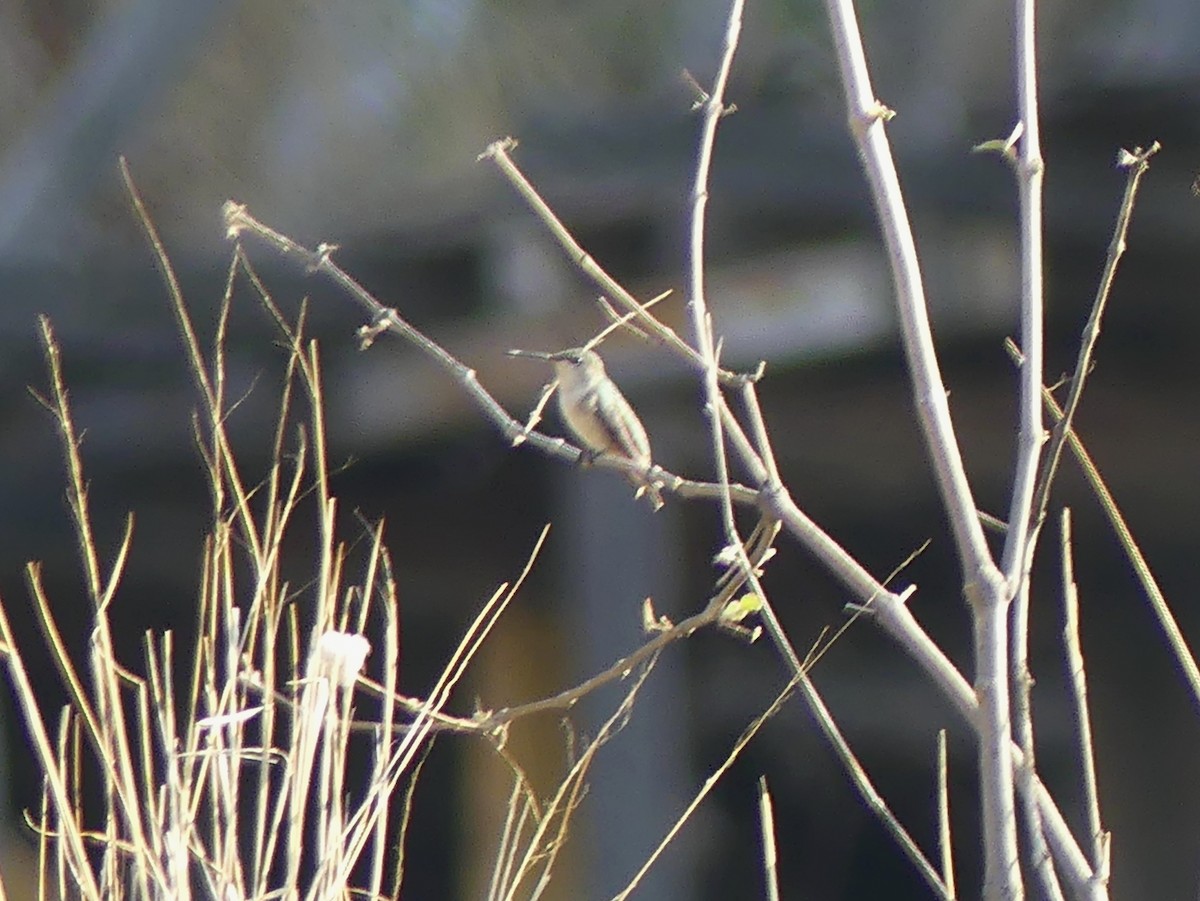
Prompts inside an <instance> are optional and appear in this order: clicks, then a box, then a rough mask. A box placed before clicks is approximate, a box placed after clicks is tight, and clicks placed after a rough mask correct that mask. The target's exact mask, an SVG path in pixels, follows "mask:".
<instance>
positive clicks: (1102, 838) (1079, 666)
mask: <svg viewBox="0 0 1200 901" xmlns="http://www.w3.org/2000/svg"><path fill="white" fill-rule="evenodd" d="M1061 541H1062V587H1063V607H1064V608H1065V614H1066V616H1065V622H1064V624H1063V644H1064V646H1065V649H1066V654H1067V674H1068V676H1070V680H1071V689H1072V699H1073V700H1074V702H1075V720H1076V722H1077V723H1078V724H1079V756H1080V762H1081V763H1082V765H1083V798H1084V804H1085V805H1086V807H1087V822H1088V833H1089V835H1088V837H1089V838H1090V839H1091V852H1092V855H1091V856H1092V860H1091V863H1092V870H1093V871H1094V873H1095V879H1096V880H1098V881H1100V882H1101V883H1103V882H1107V881H1108V869H1109V866H1108V848H1109V833H1108V832H1106V831H1105V829H1104V825H1103V823H1102V822H1101V820H1100V794H1099V792H1098V791H1097V790H1096V758H1095V753H1094V751H1095V748H1094V745H1093V743H1092V719H1091V717H1090V716H1089V715H1088V703H1087V673H1086V671H1085V669H1084V665H1083V650H1082V647H1081V646H1080V643H1079V591H1078V589H1077V588H1076V586H1075V563H1074V558H1073V555H1072V552H1071V511H1070V510H1069V509H1064V510H1063V512H1062V520H1061Z"/></svg>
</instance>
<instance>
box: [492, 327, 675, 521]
mask: <svg viewBox="0 0 1200 901" xmlns="http://www.w3.org/2000/svg"><path fill="white" fill-rule="evenodd" d="M509 354H510V355H512V356H515V357H533V358H534V359H537V360H546V361H548V362H550V363H553V364H554V375H555V377H556V378H557V380H558V411H559V413H560V414H561V415H562V418H563V421H564V422H566V424H567V428H569V429H570V430H571V434H573V435H574V436H575V438H576V440H577V441H578V442H579V443H580V444H582V445H583V446H584V447H585V448H587V450H588V451H590V452H591V453H592V454H611V455H612V456H614V457H624V458H625V459H626V460H631V461H633V462H634V463H636V464H638V466H640V467H641V468H642V469H644V470H647V471H648V470H649V469H650V465H651V458H650V439H649V438H648V437H647V436H646V428H645V426H643V425H642V421H641V420H640V419H638V416H637V413H635V412H634V411H633V407H631V406H630V405H629V401H627V400H626V399H625V395H623V394H622V393H621V389H620V388H618V387H617V385H616V383H615V382H614V381H613V380H612V379H611V378H609V377H608V373H607V372H605V371H604V361H603V360H602V359H600V354H598V353H596V352H595V351H594V350H591V349H590V348H586V347H570V348H568V349H566V350H560V351H558V352H557V353H540V352H537V351H528V350H510V351H509ZM629 480H630V481H631V482H633V484H634V485H635V486H637V489H638V496H639V497H640V496H641V494H642V492H643V491H644V492H645V493H646V494H648V495H649V496H650V500H651V503H653V504H654V509H655V510H657V509H659V508H660V507H661V506H662V505H663V500H662V494H661V493H660V492H659V490H658V488H657V487H656V486H654V485H653V484H651V483H650V482H649V480H648V478H645V477H643V478H638V477H637V476H635V475H633V474H632V473H631V474H630V476H629Z"/></svg>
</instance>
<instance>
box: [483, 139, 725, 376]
mask: <svg viewBox="0 0 1200 901" xmlns="http://www.w3.org/2000/svg"><path fill="white" fill-rule="evenodd" d="M516 146H517V142H516V140H515V139H514V138H503V139H501V140H499V141H493V142H492V143H491V144H489V145H488V147H487V149H486V150H484V151H483V153H481V154H479V159H481V160H484V159H488V160H491V161H492V162H493V163H495V164H496V168H497V169H499V170H500V172H501V174H502V175H504V177H505V178H506V179H508V181H509V183H510V184H511V185H512V186H513V187H514V188H515V189H516V191H517V193H518V194H520V195H521V197H522V198H524V200H525V202H526V203H528V204H529V206H530V207H531V208H532V210H533V212H534V214H535V215H536V216H537V217H538V218H539V219H541V220H542V221H543V222H544V223H546V226H547V227H548V228H549V229H550V233H551V234H552V235H553V236H554V237H555V239H556V240H557V241H558V243H559V244H560V245H562V248H563V250H564V251H566V254H567V256H568V257H570V258H571V260H572V261H573V262H574V263H575V264H576V265H577V266H579V268H580V269H582V270H583V271H584V273H586V274H587V275H588V277H590V278H591V279H592V280H593V281H595V282H596V284H597V285H599V286H600V289H601V290H602V291H603V292H604V293H605V294H606V295H607V296H610V297H612V298H613V299H614V300H615V301H616V302H617V303H619V304H620V305H621V306H623V307H624V308H625V309H626V310H627V311H628V312H630V313H632V314H634V316H635V317H636V318H637V321H638V322H639V323H640V324H642V325H644V326H646V327H647V328H648V329H649V330H650V331H651V332H652V333H653V334H654V335H656V336H657V337H658V339H659V340H660V341H661V342H662V343H663V344H664V345H665V346H667V347H669V348H670V349H671V350H673V351H674V352H675V353H677V354H679V356H680V357H681V358H682V359H684V360H685V361H687V362H688V363H689V364H690V365H692V366H693V367H694V368H696V369H697V370H699V371H703V367H704V360H703V357H701V355H700V354H699V353H698V352H697V351H696V349H695V348H693V347H692V346H691V345H690V344H688V343H687V342H686V341H684V340H683V339H682V338H680V337H679V335H678V333H676V331H675V330H674V329H672V328H671V327H670V326H667V325H665V324H664V323H663V322H662V321H660V320H659V319H658V318H657V317H655V316H651V315H650V313H649V312H648V311H647V306H648V305H646V304H642V303H639V302H638V300H637V299H636V298H635V297H634V296H633V295H632V294H631V293H630V292H629V291H627V290H626V289H625V287H624V286H623V285H621V283H620V282H618V281H617V280H616V279H614V278H613V277H612V276H611V275H609V274H608V273H607V272H605V271H604V269H603V268H601V266H600V264H599V263H597V262H596V260H595V259H594V258H593V257H592V256H591V254H589V253H588V252H587V251H586V250H584V249H583V247H582V246H581V245H580V244H579V242H578V241H576V240H575V237H574V236H573V235H572V234H571V232H570V231H569V230H568V229H567V227H566V226H565V225H564V224H563V222H562V220H561V219H559V218H558V216H556V215H555V213H554V211H553V210H552V209H551V208H550V205H549V204H548V203H546V201H545V200H543V199H542V197H541V195H540V194H538V192H537V189H536V188H534V186H533V185H532V184H531V183H530V181H529V179H528V178H526V177H525V174H524V173H523V172H521V170H520V169H519V168H518V167H517V165H516V163H514V162H513V160H512V156H511V155H510V154H509V151H511V150H513V149H514V148H516ZM721 379H722V381H723V382H724V383H725V384H730V385H733V384H737V383H738V382H740V381H742V380H744V379H745V376H743V375H739V374H737V373H733V372H722V373H721Z"/></svg>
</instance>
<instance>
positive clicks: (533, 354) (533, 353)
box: [506, 349, 558, 362]
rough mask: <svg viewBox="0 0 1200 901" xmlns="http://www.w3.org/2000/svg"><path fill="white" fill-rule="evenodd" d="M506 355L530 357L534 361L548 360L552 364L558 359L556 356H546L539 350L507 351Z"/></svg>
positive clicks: (546, 354)
mask: <svg viewBox="0 0 1200 901" xmlns="http://www.w3.org/2000/svg"><path fill="white" fill-rule="evenodd" d="M506 353H507V354H508V355H509V356H510V357H530V358H532V359H534V360H550V361H551V362H553V361H554V360H555V359H558V356H557V355H556V354H548V353H545V352H543V351H540V350H515V349H514V350H509V351H506Z"/></svg>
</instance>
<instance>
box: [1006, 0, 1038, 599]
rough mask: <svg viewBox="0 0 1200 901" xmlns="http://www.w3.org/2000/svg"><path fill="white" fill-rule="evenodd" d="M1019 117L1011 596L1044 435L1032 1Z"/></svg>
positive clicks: (1026, 5)
mask: <svg viewBox="0 0 1200 901" xmlns="http://www.w3.org/2000/svg"><path fill="white" fill-rule="evenodd" d="M1016 5H1017V10H1016V25H1017V27H1016V46H1017V59H1016V66H1017V115H1018V116H1019V117H1020V120H1019V123H1018V126H1017V127H1018V128H1020V129H1021V137H1020V140H1019V142H1018V150H1017V159H1016V172H1017V194H1018V199H1019V204H1020V216H1021V349H1022V350H1023V351H1024V352H1025V362H1024V363H1023V364H1022V365H1021V399H1020V404H1019V409H1020V426H1019V428H1018V432H1017V448H1016V453H1017V459H1016V467H1015V471H1014V474H1013V489H1012V499H1011V501H1010V503H1009V511H1008V532H1007V535H1006V538H1005V542H1004V559H1003V564H1002V566H1003V569H1004V577H1005V579H1006V580H1007V581H1008V585H1009V596H1010V597H1011V596H1012V595H1014V594H1016V593H1017V592H1018V587H1019V583H1020V582H1021V581H1022V580H1023V576H1024V571H1023V565H1024V563H1025V545H1026V536H1027V535H1028V534H1029V519H1030V517H1029V512H1030V509H1031V506H1032V504H1033V492H1034V483H1035V480H1036V475H1037V465H1038V453H1039V451H1040V450H1041V447H1042V442H1043V441H1044V440H1045V435H1044V433H1043V430H1042V404H1041V391H1042V319H1043V301H1042V293H1043V291H1042V288H1043V286H1042V276H1043V273H1042V269H1043V266H1042V243H1043V242H1042V175H1043V172H1044V169H1045V166H1044V164H1043V162H1042V146H1041V129H1040V126H1039V123H1038V95H1037V40H1036V29H1035V26H1036V20H1035V14H1034V0H1017V4H1016Z"/></svg>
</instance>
